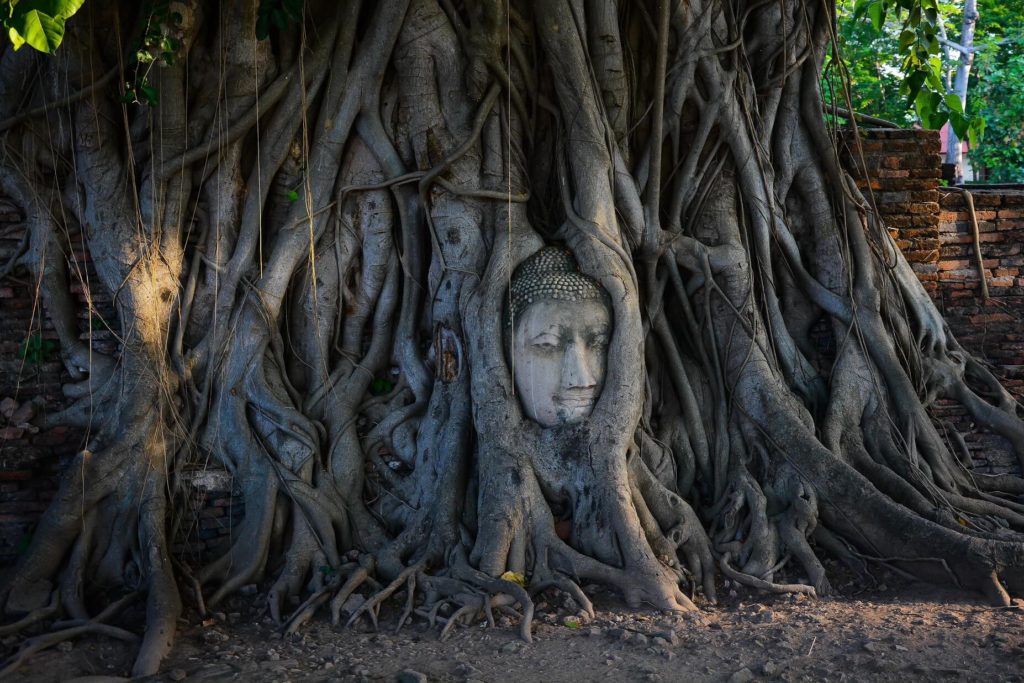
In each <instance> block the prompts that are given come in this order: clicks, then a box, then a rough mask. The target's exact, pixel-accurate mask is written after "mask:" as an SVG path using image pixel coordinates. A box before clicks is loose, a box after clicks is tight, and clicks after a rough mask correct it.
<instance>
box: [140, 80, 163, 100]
mask: <svg viewBox="0 0 1024 683" xmlns="http://www.w3.org/2000/svg"><path fill="white" fill-rule="evenodd" d="M139 92H141V93H142V99H143V101H145V103H146V104H148V105H154V104H156V103H157V102H158V101H159V98H158V97H157V95H156V88H154V87H153V86H151V85H149V84H148V83H143V84H141V85H140V86H139Z"/></svg>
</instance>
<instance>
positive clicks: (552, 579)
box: [530, 574, 595, 619]
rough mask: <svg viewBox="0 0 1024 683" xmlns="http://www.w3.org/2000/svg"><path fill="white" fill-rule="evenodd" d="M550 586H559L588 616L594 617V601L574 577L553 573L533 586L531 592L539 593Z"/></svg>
mask: <svg viewBox="0 0 1024 683" xmlns="http://www.w3.org/2000/svg"><path fill="white" fill-rule="evenodd" d="M548 588H557V589H558V590H560V591H562V592H563V593H566V594H568V595H569V597H571V598H572V599H573V600H574V601H575V602H576V604H577V605H579V607H580V609H581V610H583V611H584V612H586V613H587V616H589V617H590V618H591V619H593V618H594V616H595V612H594V603H592V602H591V601H590V598H588V597H587V594H586V593H584V592H583V589H582V588H580V586H579V584H577V583H576V582H575V581H573V580H572V579H569V578H566V577H563V576H557V575H554V574H552V575H551V576H548V577H545V578H544V580H543V581H542V582H540V583H538V584H537V585H536V586H535V587H532V588H531V590H530V593H532V594H533V595H537V594H538V593H540V592H541V591H543V590H546V589H548Z"/></svg>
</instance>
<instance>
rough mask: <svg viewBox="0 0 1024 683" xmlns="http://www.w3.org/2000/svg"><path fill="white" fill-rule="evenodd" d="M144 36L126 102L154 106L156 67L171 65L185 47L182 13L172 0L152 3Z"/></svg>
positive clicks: (143, 32) (135, 58)
mask: <svg viewBox="0 0 1024 683" xmlns="http://www.w3.org/2000/svg"><path fill="white" fill-rule="evenodd" d="M144 16H145V24H144V25H143V27H142V38H141V39H140V41H139V46H138V48H137V49H136V50H135V54H134V55H133V59H132V62H133V63H134V65H135V78H134V79H132V80H130V81H125V84H124V94H123V95H122V98H121V99H122V101H124V102H132V103H135V104H146V105H149V106H153V105H154V104H156V103H157V97H158V96H157V91H156V88H155V87H153V84H152V83H151V82H150V80H149V75H150V72H151V71H152V69H153V67H154V66H171V65H173V64H174V62H175V60H176V59H177V53H178V50H180V49H181V40H180V39H179V38H178V35H177V34H178V33H179V31H180V28H181V22H182V16H181V14H179V13H178V12H174V11H171V3H170V2H169V0H157V1H156V2H151V3H150V8H149V12H148V13H147V14H145V15H144Z"/></svg>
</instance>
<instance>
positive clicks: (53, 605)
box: [0, 591, 60, 638]
mask: <svg viewBox="0 0 1024 683" xmlns="http://www.w3.org/2000/svg"><path fill="white" fill-rule="evenodd" d="M59 608H60V593H59V592H58V591H53V593H51V594H50V602H49V603H48V604H46V605H44V606H42V607H39V608H37V609H34V610H32V611H31V612H29V613H28V614H26V615H25V616H24V617H22V618H21V619H19V620H18V621H15V622H14V623H12V624H5V625H4V626H0V638H2V637H5V636H9V635H11V634H13V633H19V632H20V631H21V630H22V629H25V628H28V627H29V626H31V625H32V624H36V623H39V622H40V621H42V620H44V619H46V618H47V617H49V616H51V615H52V614H53V613H54V612H56V611H57V610H58V609H59Z"/></svg>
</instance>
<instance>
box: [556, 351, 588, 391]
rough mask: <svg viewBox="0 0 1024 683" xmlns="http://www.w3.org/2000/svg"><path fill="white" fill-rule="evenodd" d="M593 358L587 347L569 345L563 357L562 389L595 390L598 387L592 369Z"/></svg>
mask: <svg viewBox="0 0 1024 683" xmlns="http://www.w3.org/2000/svg"><path fill="white" fill-rule="evenodd" d="M591 360H592V359H591V358H590V357H589V355H588V353H587V349H586V347H585V345H583V344H580V343H573V344H569V345H568V346H567V347H566V349H565V355H564V356H563V357H562V388H563V389H593V388H594V387H596V386H597V376H596V375H595V373H594V370H593V368H592V367H591Z"/></svg>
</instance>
